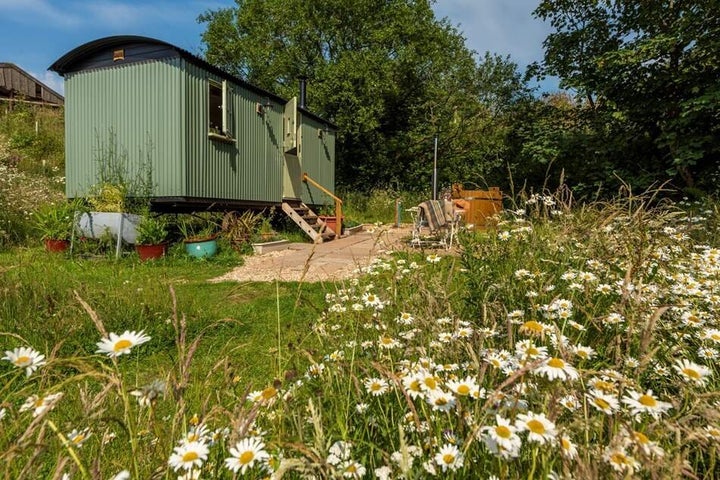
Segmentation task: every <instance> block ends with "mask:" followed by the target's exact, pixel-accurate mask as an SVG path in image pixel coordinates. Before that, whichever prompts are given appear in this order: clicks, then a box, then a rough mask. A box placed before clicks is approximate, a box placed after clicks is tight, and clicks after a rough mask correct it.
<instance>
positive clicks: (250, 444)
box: [225, 437, 270, 475]
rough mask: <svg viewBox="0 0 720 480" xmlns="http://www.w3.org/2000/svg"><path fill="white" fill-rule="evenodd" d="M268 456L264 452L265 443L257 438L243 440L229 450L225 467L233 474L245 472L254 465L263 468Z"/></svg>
mask: <svg viewBox="0 0 720 480" xmlns="http://www.w3.org/2000/svg"><path fill="white" fill-rule="evenodd" d="M269 458H270V455H269V454H268V452H267V451H266V450H265V443H264V442H263V441H262V439H261V438H259V437H248V438H243V439H242V440H240V441H239V442H237V443H236V444H235V446H234V447H232V448H231V449H230V457H228V458H226V459H225V467H227V469H228V470H231V471H233V472H234V473H237V472H240V474H241V475H244V474H245V472H246V471H247V470H249V469H251V468H253V467H254V466H255V465H256V464H258V465H260V466H262V467H265V465H266V463H267V460H268V459H269Z"/></svg>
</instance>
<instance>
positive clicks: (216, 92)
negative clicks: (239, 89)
mask: <svg viewBox="0 0 720 480" xmlns="http://www.w3.org/2000/svg"><path fill="white" fill-rule="evenodd" d="M208 105H209V109H210V111H209V112H208V118H209V119H210V132H214V133H220V134H222V135H229V133H230V132H228V121H227V118H228V115H227V82H226V81H225V80H223V82H222V83H218V82H213V81H210V89H209V102H208Z"/></svg>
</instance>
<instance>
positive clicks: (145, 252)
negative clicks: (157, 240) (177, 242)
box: [135, 243, 167, 262]
mask: <svg viewBox="0 0 720 480" xmlns="http://www.w3.org/2000/svg"><path fill="white" fill-rule="evenodd" d="M135 250H136V251H137V253H138V256H139V257H140V260H142V261H143V262H144V261H146V260H153V259H155V258H160V257H164V256H165V253H167V243H161V244H159V245H135Z"/></svg>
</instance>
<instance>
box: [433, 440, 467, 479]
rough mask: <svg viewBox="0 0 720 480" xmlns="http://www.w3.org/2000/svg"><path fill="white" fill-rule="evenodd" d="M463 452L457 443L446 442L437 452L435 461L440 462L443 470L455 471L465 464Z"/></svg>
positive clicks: (439, 464)
mask: <svg viewBox="0 0 720 480" xmlns="http://www.w3.org/2000/svg"><path fill="white" fill-rule="evenodd" d="M463 460H464V457H463V454H462V452H460V450H459V449H458V447H457V446H456V445H452V444H449V443H446V444H445V445H443V446H442V447H441V448H440V451H439V452H438V453H436V454H435V463H437V464H438V466H439V467H440V468H442V471H443V472H445V471H447V470H452V471H455V470H457V469H458V468H461V467H462V466H463Z"/></svg>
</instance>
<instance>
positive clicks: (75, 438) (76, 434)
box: [67, 428, 92, 448]
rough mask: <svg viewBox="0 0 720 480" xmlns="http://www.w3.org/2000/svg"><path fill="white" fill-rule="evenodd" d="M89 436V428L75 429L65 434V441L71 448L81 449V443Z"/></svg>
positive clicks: (90, 434) (90, 433)
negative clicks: (66, 440)
mask: <svg viewBox="0 0 720 480" xmlns="http://www.w3.org/2000/svg"><path fill="white" fill-rule="evenodd" d="M91 436H92V432H90V429H89V428H83V429H82V430H78V429H77V428H75V429H73V431H72V432H70V433H68V434H67V439H68V442H69V443H70V445H71V446H73V447H78V448H79V447H82V445H83V443H85V441H86V440H87V439H88V438H90V437H91Z"/></svg>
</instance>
